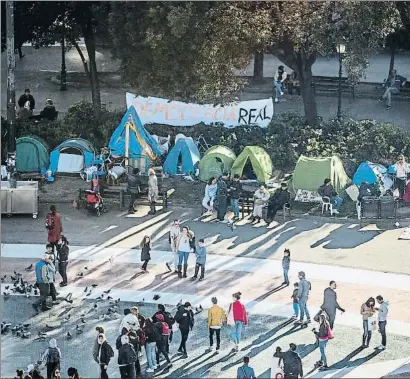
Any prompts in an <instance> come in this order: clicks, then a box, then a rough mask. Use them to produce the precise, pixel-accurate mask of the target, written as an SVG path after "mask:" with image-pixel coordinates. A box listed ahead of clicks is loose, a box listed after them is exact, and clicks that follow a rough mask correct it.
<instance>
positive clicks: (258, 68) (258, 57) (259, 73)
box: [253, 51, 264, 83]
mask: <svg viewBox="0 0 410 379" xmlns="http://www.w3.org/2000/svg"><path fill="white" fill-rule="evenodd" d="M263 58H264V53H263V51H260V52H257V53H256V54H255V58H254V64H253V81H254V82H255V83H261V82H262V81H263Z"/></svg>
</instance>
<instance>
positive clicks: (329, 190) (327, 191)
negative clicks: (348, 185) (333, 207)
mask: <svg viewBox="0 0 410 379" xmlns="http://www.w3.org/2000/svg"><path fill="white" fill-rule="evenodd" d="M318 192H319V195H320V196H322V197H324V196H326V197H332V196H336V195H337V192H336V191H335V190H334V189H333V186H332V185H331V184H328V185H326V184H322V185H321V186H320V187H319V190H318Z"/></svg>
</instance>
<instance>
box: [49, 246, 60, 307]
mask: <svg viewBox="0 0 410 379" xmlns="http://www.w3.org/2000/svg"><path fill="white" fill-rule="evenodd" d="M53 258H54V255H50V254H49V255H48V260H47V269H48V271H49V277H50V282H49V284H50V296H51V299H52V300H53V303H54V302H56V301H57V295H58V293H57V289H56V286H55V282H56V271H57V270H56V266H55V265H54V261H53Z"/></svg>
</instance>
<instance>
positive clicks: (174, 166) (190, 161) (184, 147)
mask: <svg viewBox="0 0 410 379" xmlns="http://www.w3.org/2000/svg"><path fill="white" fill-rule="evenodd" d="M179 157H181V170H180V172H181V173H185V174H187V173H188V172H192V173H193V172H195V165H196V164H197V163H198V162H199V161H200V160H201V156H200V154H199V151H198V148H197V146H196V145H195V143H194V141H193V140H192V138H179V139H178V141H177V142H176V144H175V146H174V147H173V148H172V149H171V151H170V152H169V153H168V156H167V159H166V160H165V162H164V172H166V173H167V174H170V175H176V173H177V172H178V171H179V170H178V161H179Z"/></svg>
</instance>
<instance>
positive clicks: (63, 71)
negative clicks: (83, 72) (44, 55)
mask: <svg viewBox="0 0 410 379" xmlns="http://www.w3.org/2000/svg"><path fill="white" fill-rule="evenodd" d="M62 30H63V36H62V38H61V74H60V91H67V71H66V67H65V23H64V20H63V27H62Z"/></svg>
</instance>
